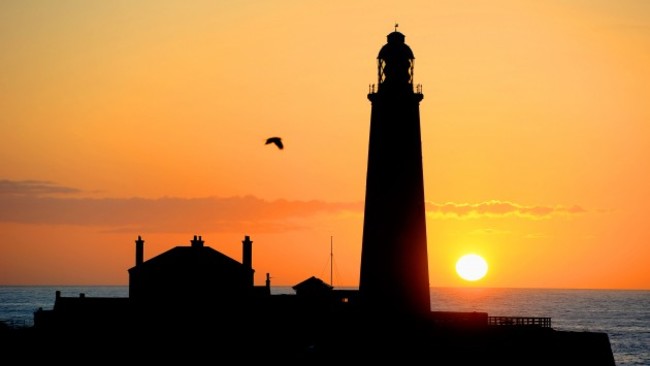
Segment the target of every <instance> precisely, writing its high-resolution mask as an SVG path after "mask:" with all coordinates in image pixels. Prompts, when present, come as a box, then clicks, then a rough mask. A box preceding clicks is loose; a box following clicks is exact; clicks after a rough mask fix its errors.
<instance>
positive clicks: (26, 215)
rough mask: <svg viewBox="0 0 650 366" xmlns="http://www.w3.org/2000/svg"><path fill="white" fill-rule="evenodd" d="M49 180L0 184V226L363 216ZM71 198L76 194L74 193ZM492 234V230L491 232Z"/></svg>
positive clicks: (133, 225)
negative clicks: (123, 192) (122, 194)
mask: <svg viewBox="0 0 650 366" xmlns="http://www.w3.org/2000/svg"><path fill="white" fill-rule="evenodd" d="M79 193H86V192H83V191H81V190H79V189H76V188H70V187H65V186H61V185H57V184H56V183H53V182H49V181H37V180H25V181H10V180H0V222H10V223H21V224H35V225H79V226H96V227H101V228H103V229H104V230H107V231H118V232H122V231H123V232H134V231H137V232H143V233H145V232H187V231H188V230H192V231H201V232H217V231H218V232H242V231H256V232H285V231H292V230H300V229H303V228H304V226H303V225H304V223H303V221H301V219H304V218H308V217H313V216H316V215H321V214H336V215H350V214H352V215H358V214H361V215H362V214H363V202H325V201H319V200H312V201H288V200H275V201H268V200H264V199H261V198H257V197H254V196H243V197H239V196H238V197H202V198H178V197H162V198H155V199H150V198H138V197H134V198H89V197H80V195H78V194H79ZM76 194H77V195H76ZM426 210H427V215H428V216H429V217H433V218H443V219H447V218H457V219H467V218H480V217H505V216H517V217H525V218H549V217H551V216H556V215H575V214H579V213H583V212H585V210H584V209H582V208H581V207H579V206H570V207H565V206H525V205H520V204H516V203H512V202H507V201H496V200H492V201H486V202H482V203H451V202H448V203H433V202H427V203H426ZM494 233H495V232H493V234H494Z"/></svg>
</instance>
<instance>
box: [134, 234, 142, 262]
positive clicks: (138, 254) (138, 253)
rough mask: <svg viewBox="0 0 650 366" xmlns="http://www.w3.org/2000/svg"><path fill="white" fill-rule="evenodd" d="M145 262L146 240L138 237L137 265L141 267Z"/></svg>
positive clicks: (136, 248)
mask: <svg viewBox="0 0 650 366" xmlns="http://www.w3.org/2000/svg"><path fill="white" fill-rule="evenodd" d="M142 262H144V240H142V237H140V235H138V240H136V241H135V265H136V266H139V265H141V264H142Z"/></svg>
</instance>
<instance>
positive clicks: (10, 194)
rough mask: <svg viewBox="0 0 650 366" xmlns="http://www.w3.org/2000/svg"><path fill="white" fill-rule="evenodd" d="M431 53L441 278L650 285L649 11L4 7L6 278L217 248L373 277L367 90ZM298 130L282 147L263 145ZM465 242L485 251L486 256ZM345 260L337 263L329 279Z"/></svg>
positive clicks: (299, 275)
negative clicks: (470, 267)
mask: <svg viewBox="0 0 650 366" xmlns="http://www.w3.org/2000/svg"><path fill="white" fill-rule="evenodd" d="M395 22H398V23H399V31H400V32H402V33H403V34H404V35H405V36H406V39H405V41H406V43H407V44H408V45H409V46H410V47H411V49H412V50H413V53H414V55H415V66H414V84H422V93H423V95H424V99H423V100H422V101H421V103H420V120H421V139H422V162H423V169H424V188H425V199H426V202H425V209H426V217H427V221H426V225H427V227H426V230H427V232H426V239H427V243H428V247H427V249H428V260H429V262H428V264H429V268H428V273H429V282H430V285H431V286H435V287H446V286H450V287H452V286H461V287H462V286H476V285H477V284H471V283H468V281H465V280H462V279H461V278H459V277H458V275H457V274H456V273H454V271H453V270H450V268H453V265H454V264H455V263H456V260H457V259H458V258H459V257H460V256H461V255H463V254H465V253H469V252H476V253H481V254H482V255H483V256H484V257H485V258H488V259H489V262H490V263H489V264H490V268H494V269H497V268H498V271H497V270H494V271H490V274H489V275H488V276H486V277H484V278H483V279H482V280H481V281H478V282H477V283H478V284H480V286H486V287H531V288H539V287H552V288H622V289H650V270H649V269H648V263H650V245H648V244H649V243H650V225H648V224H647V222H648V214H647V211H648V209H647V207H648V206H649V205H650V103H648V101H649V100H650V72H649V71H648V65H650V31H649V29H650V2H648V1H645V0H599V1H586V0H549V1H541V2H537V1H535V2H530V1H526V2H522V1H517V0H496V1H489V2H476V1H469V0H460V1H456V0H454V1H449V0H444V1H435V2H431V1H423V0H406V1H399V2H394V1H385V0H381V1H369V0H361V1H354V2H348V1H311V2H305V1H303V2H301V1H289V0H272V1H251V0H242V1H235V2H228V1H203V0H200V1H191V2H186V1H176V0H171V1H163V2H160V1H154V0H140V1H126V0H117V1H100V0H89V1H46V0H35V1H21V0H7V1H2V2H0V44H2V53H1V57H0V68H1V69H2V73H1V74H0V110H1V111H2V114H1V115H0V134H1V135H2V136H3V139H2V141H3V142H2V144H0V159H1V160H0V163H1V164H0V284H1V285H22V284H30V285H47V284H53V285H59V284H90V285H103V284H111V285H113V284H114V285H126V284H128V273H127V270H128V269H129V268H130V267H131V266H133V263H134V250H135V249H134V240H136V239H137V237H138V235H141V236H142V238H143V239H144V240H145V249H144V253H145V254H144V255H145V259H149V258H151V257H153V256H155V255H158V254H161V253H163V252H165V251H167V250H169V249H171V248H173V247H174V246H178V245H188V244H189V241H190V239H191V238H192V236H193V235H202V237H203V239H204V240H205V245H206V246H211V247H213V248H214V249H216V250H219V251H220V252H222V253H224V254H226V255H228V256H230V257H231V258H233V259H235V260H238V261H241V259H242V258H241V257H242V253H241V241H242V240H243V238H244V237H245V236H246V235H249V236H250V238H251V240H252V241H253V242H254V244H253V259H252V260H253V267H254V269H255V282H256V284H263V283H264V280H265V274H266V273H270V276H271V278H272V283H273V285H278V286H280V285H285V286H293V285H295V284H297V283H299V282H301V281H303V280H304V279H306V278H309V277H310V276H317V277H319V278H321V279H327V278H328V277H329V272H328V270H327V268H326V267H327V266H325V265H324V263H326V262H327V260H328V259H329V255H330V242H331V238H333V242H334V247H335V259H336V263H337V266H338V272H337V273H336V276H335V278H334V283H335V284H336V285H337V286H358V282H359V264H360V257H361V242H362V230H363V212H364V211H363V208H364V199H365V179H366V168H367V156H368V141H369V122H370V108H371V105H370V102H369V101H368V99H367V94H368V90H369V85H370V84H374V83H376V82H377V64H376V62H377V55H378V52H379V49H380V48H381V47H382V46H383V45H384V44H385V42H386V36H387V35H388V34H389V33H390V32H392V31H393V30H394V25H395ZM275 136H277V137H280V138H281V139H282V143H283V145H282V146H283V149H281V150H280V149H279V148H277V147H276V146H277V145H265V141H266V139H267V138H269V137H275ZM467 243H472V244H471V247H470V246H468V244H467ZM324 267H325V268H324Z"/></svg>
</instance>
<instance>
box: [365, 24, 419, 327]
mask: <svg viewBox="0 0 650 366" xmlns="http://www.w3.org/2000/svg"><path fill="white" fill-rule="evenodd" d="M414 61H415V57H414V56H413V51H412V50H411V48H410V47H409V46H408V45H407V44H406V43H405V36H404V35H403V34H402V33H400V32H398V31H397V27H396V28H395V31H394V32H392V33H390V34H388V36H387V43H386V44H385V45H384V46H383V47H382V48H381V49H380V51H379V55H378V57H377V68H378V70H377V72H378V81H377V84H376V85H371V87H370V90H369V93H368V99H369V100H370V102H371V104H372V108H371V115H370V135H369V144H368V166H367V173H366V196H365V208H364V222H363V241H362V248H361V269H360V280H359V296H360V301H361V302H360V304H361V305H362V306H363V308H364V310H366V311H368V312H369V313H370V314H382V315H397V316H400V315H409V316H410V315H415V316H419V315H426V314H428V313H429V312H430V310H431V308H430V298H429V269H428V258H427V233H426V221H425V207H424V178H423V171H422V141H421V134H420V102H421V101H422V99H423V97H424V96H423V94H422V89H421V87H420V86H419V85H414V84H413V71H414Z"/></svg>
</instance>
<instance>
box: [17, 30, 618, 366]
mask: <svg viewBox="0 0 650 366" xmlns="http://www.w3.org/2000/svg"><path fill="white" fill-rule="evenodd" d="M387 39H388V40H387V43H386V44H385V45H384V46H383V47H382V48H381V50H380V51H379V55H378V57H377V61H378V83H377V84H376V85H371V86H370V90H369V93H368V99H369V100H370V102H371V104H372V109H371V119H370V137H369V148H368V166H367V180H366V197H365V211H364V224H363V242H362V253H361V266H360V282H359V289H358V290H338V289H336V288H334V287H332V286H331V285H328V284H327V283H325V282H324V281H322V280H320V279H318V278H316V277H310V278H308V279H306V280H304V281H302V282H300V283H298V284H296V285H295V286H294V287H293V289H294V290H295V294H290V295H277V294H272V293H271V280H270V274H268V273H267V274H266V281H265V284H264V285H263V286H256V285H255V281H254V277H255V270H254V268H253V241H252V240H251V238H250V237H249V236H244V240H242V257H241V261H237V260H235V259H232V258H230V257H228V256H226V255H224V254H222V253H220V252H219V251H217V250H215V249H213V248H211V247H209V246H207V245H205V242H204V240H203V238H202V237H201V236H196V235H195V236H194V237H193V238H192V239H191V240H190V245H179V246H176V247H174V248H172V249H170V250H168V251H167V252H164V253H162V254H159V255H157V256H154V257H153V258H150V259H148V260H146V261H145V260H144V257H145V256H144V251H145V248H144V243H145V242H144V240H143V239H142V237H140V236H139V237H138V238H137V239H136V240H135V264H134V266H133V267H132V268H130V269H128V274H129V296H128V297H127V298H92V297H86V296H84V295H83V294H80V296H79V297H63V296H61V294H60V292H57V294H56V295H55V296H56V299H55V305H54V307H53V309H49V310H43V309H40V310H39V311H37V312H35V314H34V327H33V329H31V330H30V333H29V336H27V335H24V336H22V337H24V338H21V336H17V337H15V338H13V339H10V340H7V342H8V343H9V344H10V346H11V345H12V342H13V345H25V344H30V345H31V346H32V347H33V349H34V350H35V353H34V354H33V355H38V354H45V355H48V358H49V357H54V356H50V355H51V353H48V352H42V350H47V351H51V352H56V354H58V355H61V354H68V355H71V356H70V357H78V358H79V360H97V359H102V360H107V359H108V360H110V361H117V362H122V363H127V362H129V363H132V362H148V363H151V362H160V361H170V362H171V361H173V360H180V361H182V362H183V363H184V364H194V363H215V364H218V363H228V364H236V363H245V362H247V361H256V362H260V363H262V362H268V363H273V364H276V363H277V362H280V364H306V365H312V364H321V363H325V362H327V363H329V364H333V363H337V364H368V363H375V362H380V363H381V364H386V363H387V362H388V363H389V364H391V363H397V364H400V365H401V364H404V365H410V364H416V363H417V364H431V365H596V366H599V365H602V366H613V365H614V358H613V354H612V350H611V347H610V343H609V338H608V336H607V334H604V333H597V332H565V331H557V330H555V329H553V328H552V327H551V319H550V318H533V317H525V316H512V317H491V316H489V315H488V314H487V313H484V312H441V311H436V310H435V309H431V305H430V303H431V302H430V293H429V273H428V264H427V263H428V262H427V237H426V224H425V208H424V184H423V170H422V144H421V136H420V115H419V104H420V102H421V101H422V100H423V94H422V89H421V87H420V86H419V85H414V84H413V71H414V59H415V57H414V55H413V52H412V50H411V48H410V47H409V46H408V45H407V44H406V43H405V36H404V35H403V34H402V33H400V32H398V31H397V29H395V31H394V32H392V33H390V34H389V35H388V37H387ZM278 147H280V148H281V145H278ZM513 315H516V314H513ZM20 340H28V343H23V342H20Z"/></svg>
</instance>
